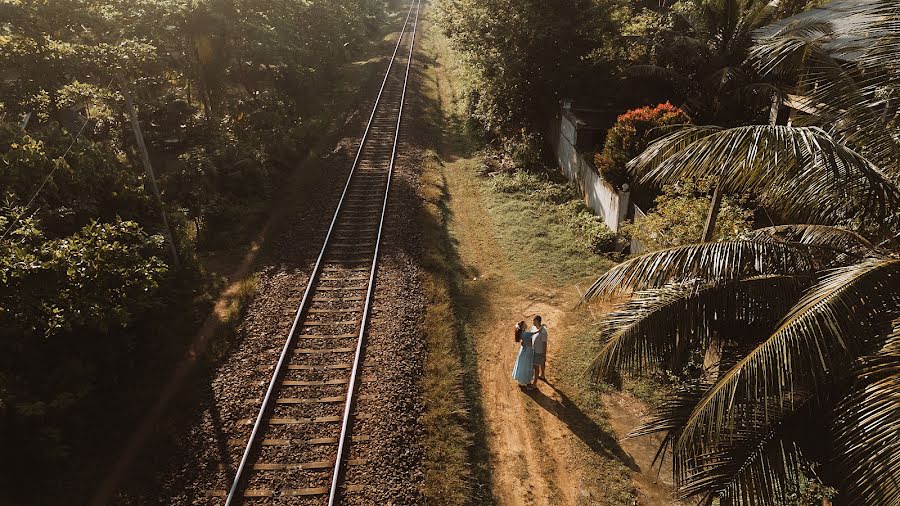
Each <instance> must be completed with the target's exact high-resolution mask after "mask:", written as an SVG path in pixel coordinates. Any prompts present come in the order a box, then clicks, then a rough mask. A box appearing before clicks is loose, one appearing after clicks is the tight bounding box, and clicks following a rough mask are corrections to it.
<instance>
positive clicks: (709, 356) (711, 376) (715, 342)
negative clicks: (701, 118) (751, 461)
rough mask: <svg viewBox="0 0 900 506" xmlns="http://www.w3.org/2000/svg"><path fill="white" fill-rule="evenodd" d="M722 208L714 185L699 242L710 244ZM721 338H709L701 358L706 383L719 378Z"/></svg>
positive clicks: (720, 193)
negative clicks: (707, 345)
mask: <svg viewBox="0 0 900 506" xmlns="http://www.w3.org/2000/svg"><path fill="white" fill-rule="evenodd" d="M721 206H722V191H721V185H720V184H718V183H717V184H716V188H715V190H713V196H712V202H711V203H710V206H709V214H708V215H707V216H706V227H705V228H704V229H703V237H702V238H701V240H700V242H710V241H712V239H713V232H714V231H715V230H716V218H718V216H719V208H720V207H721ZM722 344H723V343H722V338H721V336H719V333H718V332H713V333H712V335H711V336H710V341H709V347H707V348H706V355H705V356H704V357H703V376H704V379H705V380H706V381H707V382H710V383H711V382H713V381H715V379H716V378H717V377H718V376H719V361H721V359H722Z"/></svg>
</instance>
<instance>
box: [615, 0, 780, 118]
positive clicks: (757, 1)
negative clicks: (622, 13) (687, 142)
mask: <svg viewBox="0 0 900 506" xmlns="http://www.w3.org/2000/svg"><path fill="white" fill-rule="evenodd" d="M687 7H688V9H687V10H686V11H684V12H682V13H675V12H674V11H673V15H674V16H675V18H676V21H677V23H678V24H680V25H682V26H683V28H678V29H675V30H672V31H668V30H667V31H663V32H660V33H659V34H658V36H657V39H658V40H656V41H655V43H654V48H653V52H654V55H655V58H654V59H655V60H656V63H655V64H652V65H635V66H633V67H630V68H629V69H628V70H627V73H628V74H629V75H631V76H636V77H647V78H650V79H654V80H659V81H665V82H667V83H669V84H670V85H672V86H673V87H674V88H675V89H676V90H677V91H678V92H679V94H681V95H683V96H684V99H685V103H684V104H683V105H682V108H683V109H684V110H686V111H687V112H688V113H689V114H690V115H691V117H692V118H694V119H695V120H696V121H698V122H700V123H721V124H730V123H733V122H734V121H744V120H745V119H746V117H747V113H748V109H751V108H756V109H757V110H759V111H762V110H763V109H764V108H761V107H758V106H759V105H760V104H762V103H763V102H766V101H768V100H769V98H770V96H771V93H772V90H771V89H770V88H769V87H768V86H767V85H764V84H762V83H759V82H758V80H757V76H755V75H754V72H753V68H752V67H751V66H747V65H746V64H745V61H746V58H747V55H748V53H749V51H750V48H751V46H752V45H753V33H754V30H756V29H758V28H760V27H761V26H764V25H765V24H766V23H768V22H769V21H771V19H772V15H773V14H774V13H775V11H776V9H775V7H774V6H773V5H771V2H770V1H769V0H692V1H691V2H688V3H687Z"/></svg>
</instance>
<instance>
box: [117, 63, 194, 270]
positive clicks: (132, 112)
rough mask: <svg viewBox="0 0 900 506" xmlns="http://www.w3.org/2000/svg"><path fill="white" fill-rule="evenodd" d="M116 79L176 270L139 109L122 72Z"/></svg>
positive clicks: (167, 227) (163, 208)
mask: <svg viewBox="0 0 900 506" xmlns="http://www.w3.org/2000/svg"><path fill="white" fill-rule="evenodd" d="M116 79H117V80H118V81H119V87H120V88H121V89H122V95H123V96H124V97H125V107H126V108H127V109H128V116H130V117H131V129H132V130H134V137H135V139H136V140H137V146H138V151H140V152H141V162H143V164H144V171H145V177H144V188H145V189H146V188H147V187H148V186H149V187H150V190H151V191H152V192H153V195H154V196H155V197H156V202H157V203H158V204H159V213H160V215H162V222H163V233H164V234H165V236H166V242H167V243H168V244H169V251H170V253H171V254H172V264H173V265H174V266H175V268H176V269H177V268H179V267H180V265H181V262H180V261H179V260H178V249H177V248H175V240H174V239H173V238H172V230H171V229H170V228H169V218H168V217H167V216H166V207H165V206H164V205H163V201H162V197H160V195H159V187H158V186H156V176H155V175H154V174H153V166H152V165H150V154H149V153H148V152H147V145H146V144H145V143H144V134H143V133H141V124H140V123H139V122H138V117H137V109H135V108H134V101H133V100H132V99H131V92H130V91H129V90H128V83H127V82H126V81H125V78H124V77H123V76H122V74H121V73H120V72H116Z"/></svg>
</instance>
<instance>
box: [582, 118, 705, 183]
mask: <svg viewBox="0 0 900 506" xmlns="http://www.w3.org/2000/svg"><path fill="white" fill-rule="evenodd" d="M690 121H691V119H690V118H689V117H688V115H687V114H685V113H684V111H682V110H681V109H679V108H677V107H675V106H673V105H672V104H670V103H668V102H666V103H664V104H659V105H657V106H656V107H650V106H648V107H641V108H638V109H632V110H630V111H628V112H626V113H625V114H622V115H621V116H619V117H618V118H617V119H616V123H615V124H614V125H613V126H612V128H610V129H609V130H607V131H606V140H605V141H604V144H603V149H602V150H601V151H600V152H599V153H597V154H595V155H594V164H595V165H596V166H597V170H599V171H600V174H601V175H602V176H603V178H604V179H606V180H607V181H609V182H610V183H612V184H613V185H615V186H616V187H621V186H622V185H623V184H625V183H627V182H628V172H627V171H626V170H625V165H626V164H627V163H628V162H629V161H631V159H632V158H634V157H636V156H637V155H639V154H641V152H642V151H644V149H645V148H646V147H647V146H648V145H649V144H650V142H652V141H653V140H655V139H657V138H659V137H662V136H663V135H664V134H665V133H666V132H667V128H666V127H671V126H674V125H684V124H687V123H690Z"/></svg>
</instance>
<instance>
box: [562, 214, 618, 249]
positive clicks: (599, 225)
mask: <svg viewBox="0 0 900 506" xmlns="http://www.w3.org/2000/svg"><path fill="white" fill-rule="evenodd" d="M569 226H570V227H572V228H574V229H575V230H576V232H577V235H578V236H579V238H580V242H581V246H582V247H584V248H585V249H587V250H589V251H593V252H594V253H603V252H607V251H612V250H613V249H614V248H615V246H616V233H615V232H613V231H612V230H610V228H609V227H608V226H606V223H604V222H603V219H602V218H600V217H599V216H597V215H595V214H594V213H592V212H591V211H590V210H588V209H582V210H580V211H578V212H577V213H575V214H573V215H572V217H571V218H569Z"/></svg>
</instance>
